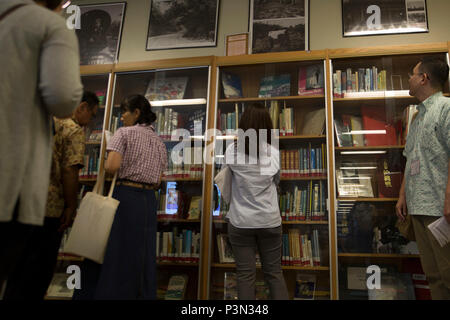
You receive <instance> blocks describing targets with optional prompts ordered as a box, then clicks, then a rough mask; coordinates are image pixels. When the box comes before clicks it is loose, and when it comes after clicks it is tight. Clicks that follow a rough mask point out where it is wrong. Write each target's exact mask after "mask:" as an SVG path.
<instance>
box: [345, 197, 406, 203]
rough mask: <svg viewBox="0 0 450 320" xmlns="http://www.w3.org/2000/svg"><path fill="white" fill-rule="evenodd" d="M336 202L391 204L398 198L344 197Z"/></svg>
mask: <svg viewBox="0 0 450 320" xmlns="http://www.w3.org/2000/svg"><path fill="white" fill-rule="evenodd" d="M337 200H338V201H344V202H345V201H349V202H350V201H353V202H393V201H395V202H396V201H398V198H350V197H349V198H345V197H338V198H337Z"/></svg>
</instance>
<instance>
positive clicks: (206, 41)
mask: <svg viewBox="0 0 450 320" xmlns="http://www.w3.org/2000/svg"><path fill="white" fill-rule="evenodd" d="M219 6H220V2H219V0H151V9H150V21H149V26H148V35H147V48H146V50H147V51H150V50H163V49H181V48H196V47H197V48H198V47H215V46H216V43H217V26H218V20H219Z"/></svg>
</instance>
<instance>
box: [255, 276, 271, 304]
mask: <svg viewBox="0 0 450 320" xmlns="http://www.w3.org/2000/svg"><path fill="white" fill-rule="evenodd" d="M255 297H256V300H270V289H269V286H268V285H267V284H266V282H265V281H264V280H256V281H255Z"/></svg>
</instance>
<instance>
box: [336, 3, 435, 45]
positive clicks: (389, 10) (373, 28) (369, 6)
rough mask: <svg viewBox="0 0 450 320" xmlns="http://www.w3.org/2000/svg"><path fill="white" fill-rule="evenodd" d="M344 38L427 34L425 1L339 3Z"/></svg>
mask: <svg viewBox="0 0 450 320" xmlns="http://www.w3.org/2000/svg"><path fill="white" fill-rule="evenodd" d="M342 30H343V35H344V37H355V36H367V35H380V34H396V33H416V32H428V19H427V5H426V1H425V0H342Z"/></svg>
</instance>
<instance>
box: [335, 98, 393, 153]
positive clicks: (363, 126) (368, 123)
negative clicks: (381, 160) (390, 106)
mask: <svg viewBox="0 0 450 320" xmlns="http://www.w3.org/2000/svg"><path fill="white" fill-rule="evenodd" d="M400 126H401V125H400ZM400 126H399V125H398V124H395V125H393V124H391V123H389V122H388V121H387V119H386V112H385V109H384V107H376V108H373V107H368V106H362V107H361V115H360V116H359V115H350V114H342V115H336V116H335V119H334V127H335V132H336V141H337V143H338V146H339V147H360V146H386V145H397V144H398V143H399V140H398V139H399V138H398V136H397V131H398V130H397V128H399V127H400Z"/></svg>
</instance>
